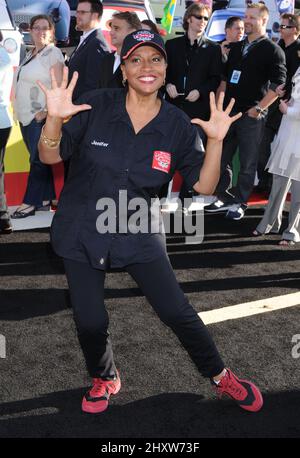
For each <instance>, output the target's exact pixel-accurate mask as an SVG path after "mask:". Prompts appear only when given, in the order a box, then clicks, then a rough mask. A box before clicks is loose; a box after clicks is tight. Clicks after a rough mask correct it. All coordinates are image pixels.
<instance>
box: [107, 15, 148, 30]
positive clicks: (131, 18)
mask: <svg viewBox="0 0 300 458" xmlns="http://www.w3.org/2000/svg"><path fill="white" fill-rule="evenodd" d="M115 18H116V19H121V20H122V21H126V22H127V24H128V25H129V26H130V28H131V29H134V30H141V29H142V28H143V27H142V23H141V21H140V20H139V17H138V15H137V14H136V13H131V12H130V11H120V12H116V13H114V14H113V15H112V19H115Z"/></svg>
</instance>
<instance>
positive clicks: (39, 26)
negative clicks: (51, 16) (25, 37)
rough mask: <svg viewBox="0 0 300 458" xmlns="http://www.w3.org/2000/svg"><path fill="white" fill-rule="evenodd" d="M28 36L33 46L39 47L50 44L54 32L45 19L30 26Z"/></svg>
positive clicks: (38, 20)
mask: <svg viewBox="0 0 300 458" xmlns="http://www.w3.org/2000/svg"><path fill="white" fill-rule="evenodd" d="M30 34H31V37H32V40H33V43H34V45H35V46H38V47H41V46H46V45H48V44H49V43H52V41H53V37H54V30H53V28H52V27H51V26H50V24H49V22H48V21H47V20H46V19H37V20H36V21H34V23H33V24H32V27H31V29H30Z"/></svg>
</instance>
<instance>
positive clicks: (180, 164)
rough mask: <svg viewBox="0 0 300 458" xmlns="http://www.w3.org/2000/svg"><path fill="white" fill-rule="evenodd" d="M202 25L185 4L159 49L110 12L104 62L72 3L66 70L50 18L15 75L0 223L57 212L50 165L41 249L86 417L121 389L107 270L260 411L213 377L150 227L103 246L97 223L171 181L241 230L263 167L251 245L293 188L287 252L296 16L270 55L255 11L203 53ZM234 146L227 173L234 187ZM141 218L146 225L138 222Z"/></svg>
mask: <svg viewBox="0 0 300 458" xmlns="http://www.w3.org/2000/svg"><path fill="white" fill-rule="evenodd" d="M210 14H211V10H210V9H209V7H208V6H207V5H204V4H203V5H202V4H199V3H195V4H194V3H193V4H192V5H190V6H189V7H188V8H187V10H186V12H185V16H184V19H183V28H184V31H185V34H184V35H183V36H182V37H179V38H174V39H172V40H169V41H167V42H166V45H165V44H164V41H163V39H162V38H161V36H160V35H159V34H158V33H157V32H158V30H157V29H156V25H155V24H152V23H151V22H149V21H147V22H144V23H141V22H140V20H139V18H138V16H137V15H136V14H135V13H132V12H128V11H126V12H117V13H114V14H113V16H112V18H111V23H110V36H111V43H112V45H113V46H114V48H115V51H114V52H113V53H110V52H109V46H108V44H107V43H106V41H105V39H104V37H103V34H102V32H101V29H100V28H99V21H100V18H101V15H102V4H101V2H99V1H98V0H79V1H78V6H77V12H76V21H77V29H78V30H80V31H82V37H81V39H80V42H79V44H78V46H77V47H76V49H75V50H74V52H73V53H72V54H71V56H70V57H69V59H68V61H67V62H66V65H65V66H64V65H63V64H64V58H63V55H62V53H61V51H60V50H59V49H58V48H56V47H55V43H54V35H53V30H54V29H53V24H52V23H51V20H50V19H49V18H48V17H47V16H43V15H39V16H36V17H34V18H32V20H31V24H30V30H31V34H32V38H33V43H34V47H33V49H32V50H31V51H30V52H29V53H28V54H27V56H26V57H25V59H24V61H23V62H22V63H21V65H20V67H19V68H18V70H17V71H16V72H15V81H14V91H13V92H14V101H13V102H14V112H15V116H16V119H18V121H19V123H20V127H21V132H22V136H23V139H24V142H25V144H26V146H27V149H28V151H29V153H30V173H29V179H28V184H27V189H26V193H25V196H24V198H23V203H22V204H21V205H20V207H18V208H17V210H16V211H15V212H14V213H13V214H12V216H11V217H12V218H26V217H28V216H30V215H33V214H34V213H35V211H36V210H38V209H41V208H44V207H46V206H47V205H49V203H51V201H52V200H54V199H55V198H56V196H55V191H54V186H53V176H52V171H51V165H52V164H55V163H58V162H60V161H62V160H63V161H64V163H65V171H66V173H65V185H64V189H63V192H62V195H61V197H60V201H59V205H58V210H57V212H56V214H55V217H54V220H53V224H52V233H51V236H52V244H53V247H54V249H55V251H56V253H57V254H58V255H59V256H61V257H62V258H63V260H64V265H65V270H66V275H67V280H68V284H69V288H70V293H71V300H72V305H73V309H74V318H75V322H76V326H77V331H78V338H79V342H80V345H81V348H82V351H83V354H84V356H85V360H86V365H87V368H88V371H89V374H90V376H91V377H92V378H93V386H92V388H91V389H90V390H89V391H88V392H87V394H86V395H85V397H84V399H83V401H82V409H83V411H85V412H89V413H99V412H102V411H104V410H105V409H106V408H107V406H108V401H109V397H110V395H112V394H116V393H117V392H118V391H119V389H120V387H121V382H120V374H119V371H118V370H117V368H116V366H115V363H114V358H113V352H112V346H111V342H110V339H109V332H108V315H107V311H106V309H105V305H104V280H105V272H106V270H107V268H108V267H112V268H114V267H117V268H120V267H121V268H124V269H125V270H127V271H128V272H129V273H130V274H131V275H132V277H133V278H134V279H135V280H136V282H137V284H138V285H139V286H140V288H141V289H142V291H143V292H144V294H145V296H146V297H147V299H148V300H149V302H150V304H151V305H152V307H153V308H154V310H155V311H156V313H157V314H158V316H159V317H160V319H161V320H162V321H163V322H164V323H165V324H166V325H167V326H169V327H170V328H171V329H172V330H173V332H174V333H175V334H176V335H177V337H178V339H179V340H180V342H181V343H182V345H183V347H184V348H185V349H186V351H187V352H188V354H189V356H190V357H191V359H192V361H193V362H194V363H195V365H196V366H197V368H198V370H199V372H200V373H201V374H202V375H203V376H204V377H207V378H209V379H210V380H211V383H212V385H213V386H214V387H215V389H216V390H217V392H218V393H219V394H220V395H221V394H227V395H229V396H230V397H231V398H232V399H234V400H235V401H236V402H237V404H238V405H239V406H240V407H241V408H243V409H246V410H248V411H253V412H255V411H258V410H260V409H261V407H262V404H263V400H262V396H261V393H260V391H259V389H258V388H257V387H256V386H255V385H254V384H253V383H251V382H249V381H246V380H241V379H239V378H238V377H237V376H236V375H235V374H234V373H233V372H232V371H231V370H230V369H229V368H227V367H226V366H225V364H224V363H223V361H222V359H221V356H220V354H219V352H218V350H217V348H216V346H215V344H214V342H213V340H212V338H211V336H210V335H209V333H208V331H207V329H206V327H205V326H204V324H203V323H202V321H201V320H200V318H199V316H198V314H197V313H196V312H195V310H194V309H193V307H192V306H191V304H190V303H189V302H188V300H187V298H186V297H185V296H184V294H183V292H182V291H181V289H180V288H179V286H178V283H177V281H176V278H175V276H174V273H173V270H172V268H171V265H170V263H169V260H168V258H167V255H166V248H165V242H164V235H163V232H162V228H161V226H160V225H159V224H158V228H159V229H158V230H157V231H156V232H155V233H151V232H148V233H136V232H132V233H126V234H125V235H124V233H123V228H122V227H121V222H120V221H118V224H119V226H118V228H117V230H116V231H115V232H113V233H112V232H106V233H101V231H100V230H99V224H98V223H97V224H96V221H97V222H99V218H98V217H99V210H100V209H101V210H104V209H103V208H100V206H99V204H98V203H97V202H98V200H99V198H109V199H111V200H112V201H113V203H114V205H115V206H116V207H117V209H118V212H117V213H118V215H119V218H120V220H121V216H120V215H121V214H122V208H121V209H120V208H119V207H120V206H121V203H120V202H124V201H122V199H121V197H122V196H123V195H124V194H126V196H127V197H125V199H127V198H128V199H144V201H146V202H147V204H149V208H150V207H151V199H153V198H155V196H157V195H158V194H159V193H160V190H161V188H163V187H164V186H166V185H168V183H169V182H170V180H171V179H172V177H173V176H174V173H175V171H176V170H178V171H179V172H180V173H181V175H182V177H183V186H182V190H181V198H183V199H184V198H185V197H186V196H190V195H192V194H193V193H197V194H205V195H210V194H212V193H214V190H215V189H216V196H215V200H214V201H213V202H212V203H211V204H210V205H209V206H207V207H206V211H207V212H208V213H223V214H224V215H225V217H226V218H228V219H232V220H240V219H241V218H243V216H244V214H245V211H246V209H247V205H248V200H249V197H250V194H251V192H252V190H253V187H254V184H255V178H256V173H257V170H258V164H259V163H260V164H262V163H263V162H264V164H263V165H261V169H260V173H261V175H260V176H261V178H262V183H265V182H264V178H263V177H264V176H265V172H264V169H265V167H266V168H267V169H268V170H269V172H270V176H273V184H272V190H271V195H270V200H269V204H268V206H267V209H266V212H265V215H264V218H263V220H262V221H261V223H260V224H259V225H258V226H257V228H256V229H255V231H254V233H253V235H256V236H259V235H262V234H265V233H269V232H271V231H273V232H274V231H276V232H278V231H279V229H280V224H281V214H282V210H283V206H284V202H285V198H286V195H287V193H288V191H289V190H291V195H292V201H291V211H290V216H289V226H288V228H287V230H286V231H285V232H284V233H283V236H282V237H283V238H282V242H281V243H283V244H287V245H288V244H291V243H292V242H298V241H299V240H300V236H299V232H298V225H299V215H300V197H299V190H300V188H299V181H300V168H299V155H300V153H299V151H298V149H297V148H298V143H297V139H298V130H297V124H298V123H299V120H300V102H299V100H300V96H299V94H300V91H299V89H300V86H299V85H300V74H299V70H298V67H299V62H300V60H299V59H300V40H299V39H298V36H299V33H300V18H299V17H298V16H296V15H293V14H284V15H283V16H282V18H281V25H280V32H281V40H280V41H279V43H275V42H274V41H272V40H271V39H269V38H268V37H267V36H266V25H267V22H268V17H269V15H268V9H267V8H266V6H265V5H264V4H262V3H253V4H251V5H249V6H248V7H247V9H246V12H245V17H244V18H240V17H233V18H230V19H229V20H228V21H227V23H226V26H225V31H226V37H225V40H224V41H223V42H222V43H214V42H212V41H210V40H208V39H207V38H206V37H205V35H204V32H205V28H206V25H207V23H208V20H209V17H210ZM244 35H245V38H244ZM2 54H3V57H2ZM0 65H1V67H0V82H1V86H0V87H1V88H3V87H4V86H5V88H6V89H5V90H4V91H3V92H5V94H4V95H3V96H2V98H1V99H0V101H1V105H3V107H1V105H0V107H1V110H0V122H1V124H0V128H1V129H0V132H1V177H0V178H1V180H0V192H1V207H0V209H1V213H0V218H1V219H0V221H1V230H2V232H3V233H5V232H6V233H8V232H10V230H11V223H10V217H9V214H8V210H7V206H6V202H5V198H4V187H3V157H4V151H5V145H6V142H7V139H8V136H9V132H10V129H11V126H12V120H11V118H10V116H9V113H8V110H7V106H8V103H9V93H10V87H9V78H10V72H11V68H10V67H9V63H7V56H6V55H5V52H4V51H3V49H2V48H1V46H0ZM2 81H4V82H5V83H4V85H3V84H2ZM279 100H280V101H279ZM224 107H225V108H224ZM275 119H276V120H277V121H274V120H275ZM278 120H279V121H278ZM268 129H269V131H272V135H271V134H270V132H269V131H268ZM273 137H274V141H273V142H272V140H273ZM237 148H238V151H239V158H240V170H239V172H238V177H237V184H236V186H234V187H233V185H232V158H233V156H234V154H235V153H236V150H237ZM204 151H205V154H204ZM262 158H263V159H262ZM125 201H126V202H127V200H125ZM152 216H153V215H152V214H151V212H149V213H146V215H144V217H145V218H146V220H147V222H148V220H150V219H151V218H152ZM151 222H152V220H151ZM70 227H71V228H72V229H71V230H69V228H70ZM82 284H84V286H85V287H84V288H82Z"/></svg>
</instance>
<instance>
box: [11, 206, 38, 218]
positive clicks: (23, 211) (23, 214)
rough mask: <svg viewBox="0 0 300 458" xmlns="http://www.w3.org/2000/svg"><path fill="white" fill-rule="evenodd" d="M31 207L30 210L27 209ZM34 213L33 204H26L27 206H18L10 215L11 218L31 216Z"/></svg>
mask: <svg viewBox="0 0 300 458" xmlns="http://www.w3.org/2000/svg"><path fill="white" fill-rule="evenodd" d="M29 208H31V210H29ZM34 214H35V207H34V206H33V205H27V207H23V208H22V207H18V208H17V210H16V211H15V212H14V213H13V214H12V215H11V218H13V219H21V218H27V216H33V215H34Z"/></svg>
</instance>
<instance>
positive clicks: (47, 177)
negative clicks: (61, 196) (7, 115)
mask: <svg viewBox="0 0 300 458" xmlns="http://www.w3.org/2000/svg"><path fill="white" fill-rule="evenodd" d="M42 126H43V122H37V121H36V120H35V119H33V120H32V121H31V123H30V124H29V125H28V126H23V125H22V124H21V123H20V128H21V132H22V136H23V140H24V142H25V145H26V147H27V149H28V151H29V155H30V171H29V176H28V181H27V188H26V192H25V196H24V198H23V202H24V203H25V204H27V205H33V206H35V207H40V206H42V204H43V201H48V200H53V199H55V189H54V182H53V174H52V168H51V166H50V165H46V164H43V163H42V162H41V161H40V159H39V152H38V142H39V138H40V135H41V130H42Z"/></svg>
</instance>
